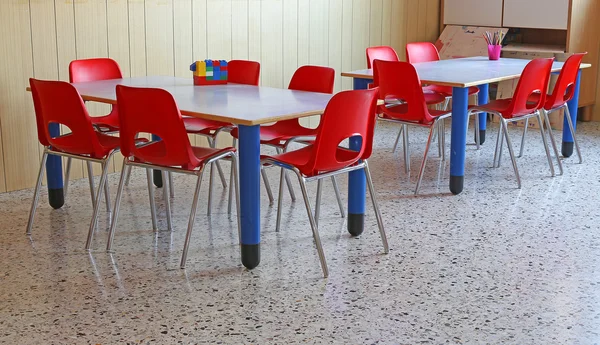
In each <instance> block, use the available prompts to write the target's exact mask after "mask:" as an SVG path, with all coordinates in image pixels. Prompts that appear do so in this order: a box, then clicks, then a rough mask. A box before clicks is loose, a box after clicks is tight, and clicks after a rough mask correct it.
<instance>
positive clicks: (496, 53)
mask: <svg viewBox="0 0 600 345" xmlns="http://www.w3.org/2000/svg"><path fill="white" fill-rule="evenodd" d="M501 52H502V46H501V45H488V57H489V58H490V60H498V59H500V53H501Z"/></svg>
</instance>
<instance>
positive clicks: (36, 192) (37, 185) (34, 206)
mask: <svg viewBox="0 0 600 345" xmlns="http://www.w3.org/2000/svg"><path fill="white" fill-rule="evenodd" d="M47 159H48V153H46V152H45V151H44V154H43V155H42V162H41V163H40V170H39V172H38V178H37V182H36V183H35V190H34V191H33V200H32V201H31V210H30V211H29V220H28V221H27V229H26V230H25V233H26V234H27V235H31V229H32V228H33V218H34V217H35V211H36V210H37V204H38V201H39V199H40V188H41V187H42V178H43V177H44V169H46V160H47Z"/></svg>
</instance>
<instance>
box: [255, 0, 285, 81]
mask: <svg viewBox="0 0 600 345" xmlns="http://www.w3.org/2000/svg"><path fill="white" fill-rule="evenodd" d="M282 14H283V1H282V0H266V1H263V3H262V11H261V21H260V44H261V47H260V48H261V49H260V50H261V54H260V55H261V58H260V62H261V70H262V74H263V77H262V85H264V86H270V87H279V88H282V87H284V86H283V44H282V43H283V16H282Z"/></svg>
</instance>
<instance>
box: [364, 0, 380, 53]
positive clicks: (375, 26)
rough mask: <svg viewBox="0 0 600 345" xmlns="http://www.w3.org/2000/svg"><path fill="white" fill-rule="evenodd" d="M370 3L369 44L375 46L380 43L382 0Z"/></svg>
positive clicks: (374, 0)
mask: <svg viewBox="0 0 600 345" xmlns="http://www.w3.org/2000/svg"><path fill="white" fill-rule="evenodd" d="M370 3H371V8H370V18H369V46H371V47H375V46H380V45H381V44H382V43H381V41H382V34H383V26H382V23H381V22H382V21H383V0H372V1H370ZM365 58H366V57H365Z"/></svg>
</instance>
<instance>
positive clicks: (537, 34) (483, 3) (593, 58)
mask: <svg viewBox="0 0 600 345" xmlns="http://www.w3.org/2000/svg"><path fill="white" fill-rule="evenodd" d="M441 10H442V16H441V20H442V23H441V24H442V25H441V27H440V29H441V30H443V29H444V25H448V24H452V25H472V26H491V27H506V28H511V29H512V30H511V32H513V33H515V34H516V36H518V37H519V39H518V40H515V41H513V44H510V47H507V48H506V51H515V49H516V50H519V49H521V51H525V52H529V53H532V56H534V55H535V54H537V53H544V52H548V51H552V52H566V53H577V52H588V54H587V55H586V56H585V58H584V59H583V61H584V62H587V63H590V64H592V68H588V69H585V70H584V71H583V72H582V79H581V94H580V96H579V106H581V107H583V106H590V105H593V104H595V103H597V102H600V89H599V90H598V92H597V91H596V90H597V83H598V82H597V80H598V75H600V73H599V68H598V64H599V63H600V34H599V33H600V20H598V17H599V16H600V0H441ZM498 13H502V16H501V19H500V21H498ZM440 32H441V31H440ZM509 36H510V32H509ZM597 108H600V106H599V107H597ZM589 110H590V109H587V110H586V111H585V112H584V114H586V115H589V114H591V111H589ZM584 119H589V117H586V116H584ZM594 120H598V121H600V110H598V111H596V114H595V115H594Z"/></svg>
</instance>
